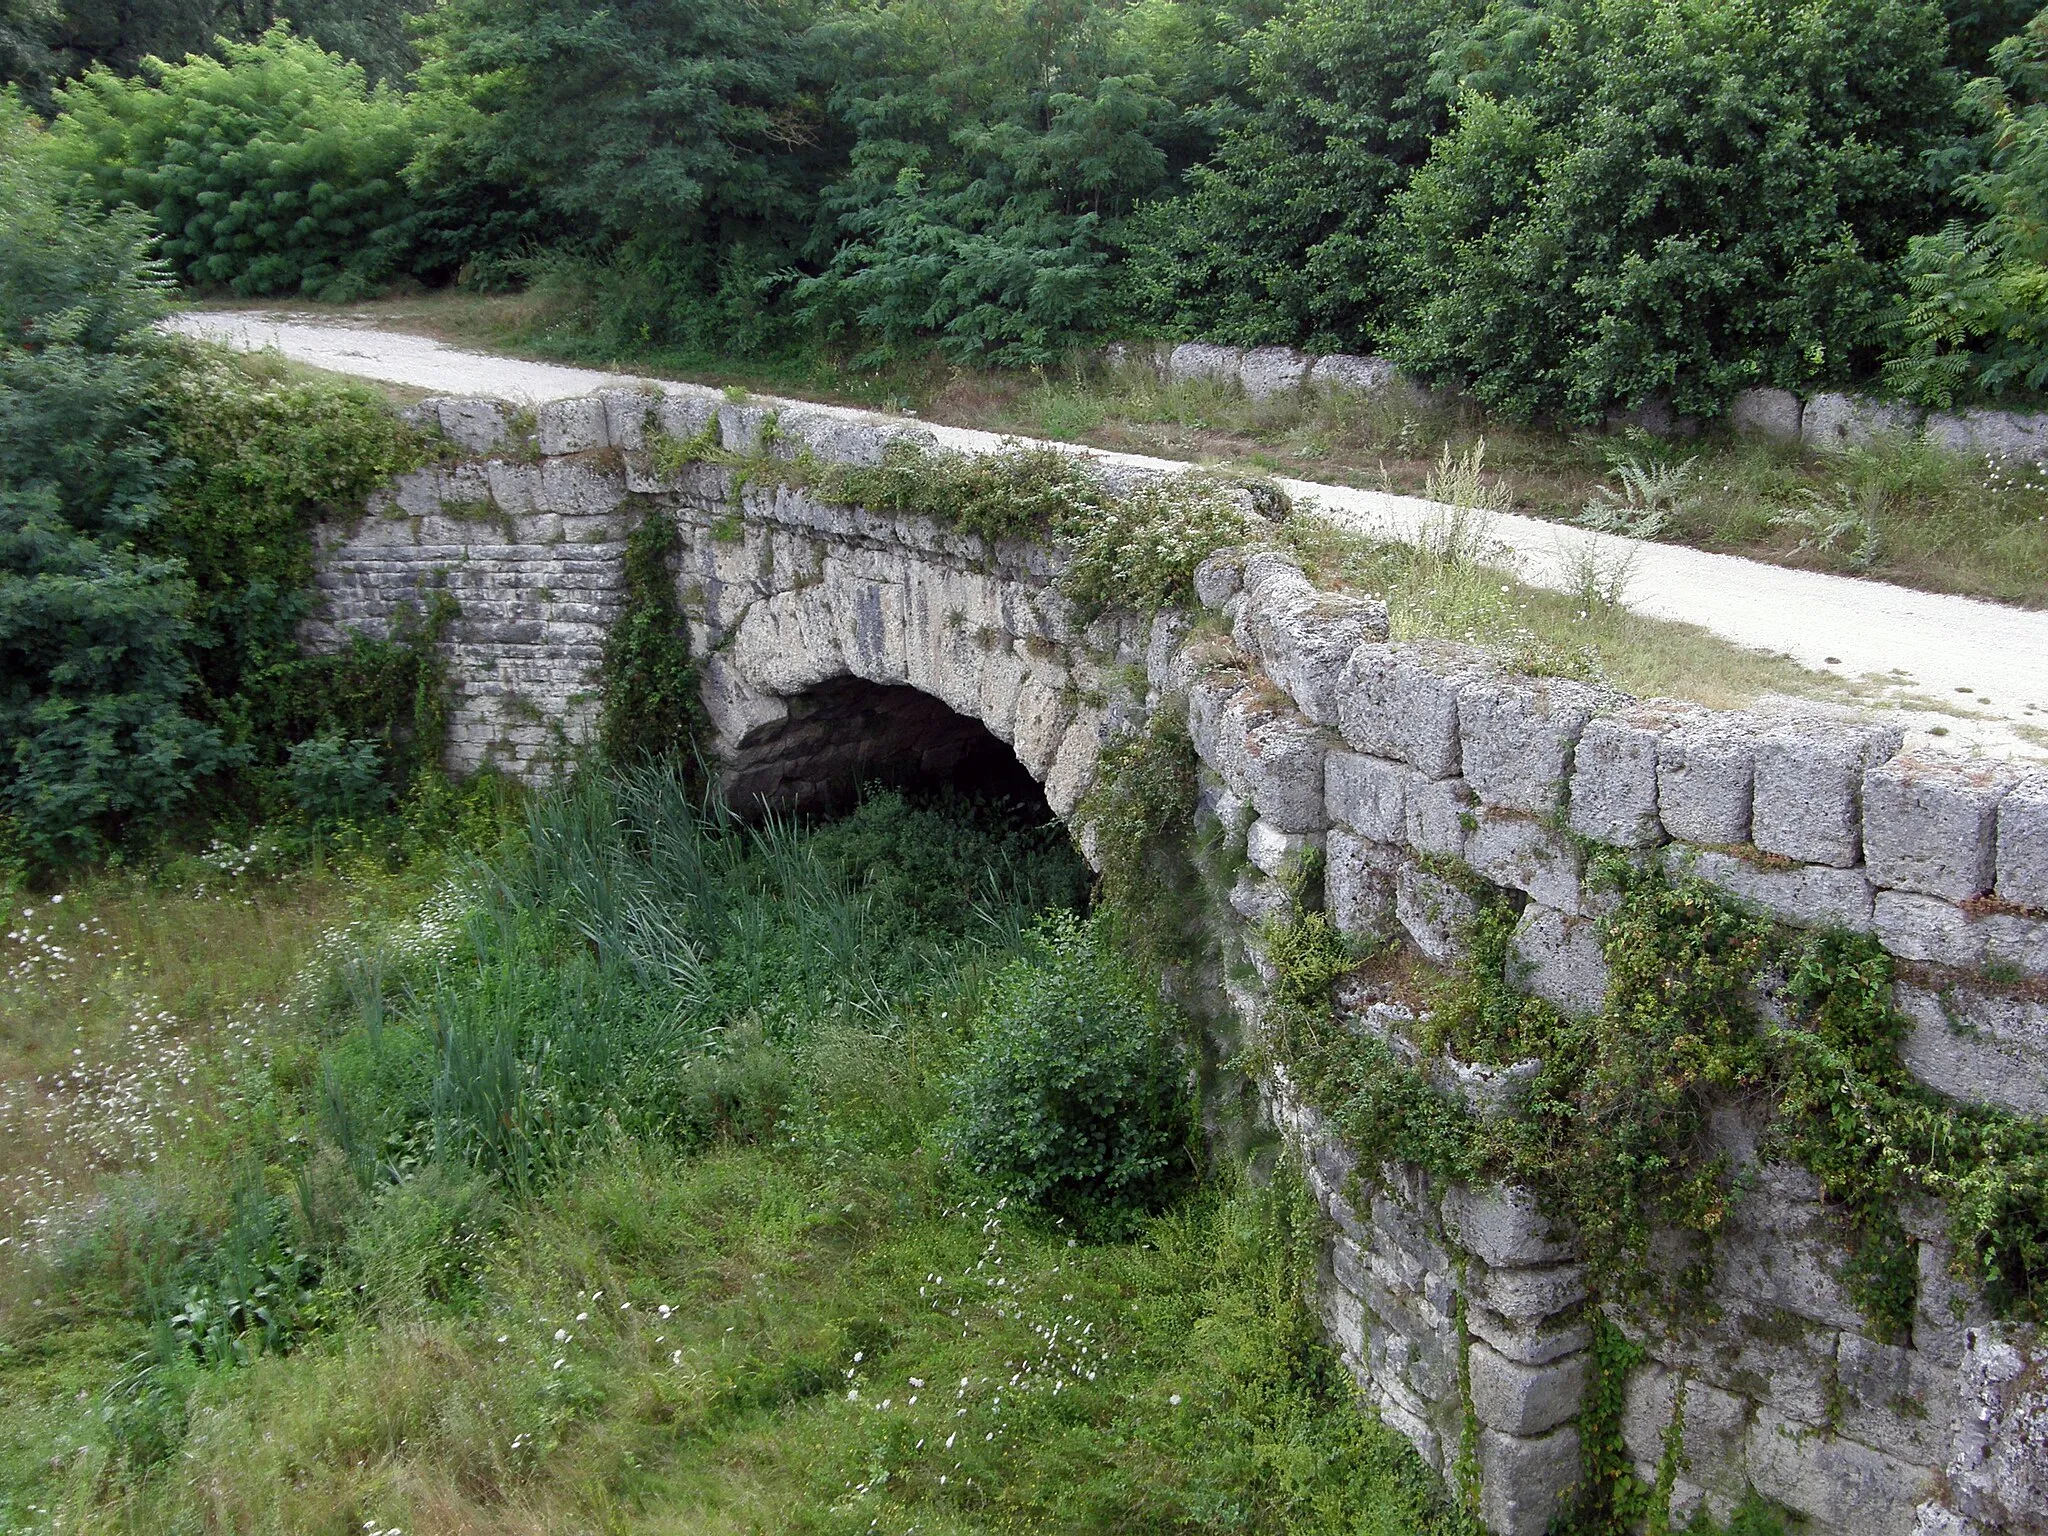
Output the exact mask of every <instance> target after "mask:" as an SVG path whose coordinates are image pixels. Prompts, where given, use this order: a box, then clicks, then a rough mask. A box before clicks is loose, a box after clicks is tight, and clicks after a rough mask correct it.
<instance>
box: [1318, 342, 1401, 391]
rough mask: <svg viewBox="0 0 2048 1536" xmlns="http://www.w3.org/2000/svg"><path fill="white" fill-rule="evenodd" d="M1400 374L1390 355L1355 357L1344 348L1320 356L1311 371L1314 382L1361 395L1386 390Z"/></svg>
mask: <svg viewBox="0 0 2048 1536" xmlns="http://www.w3.org/2000/svg"><path fill="white" fill-rule="evenodd" d="M1397 376H1398V370H1396V369H1395V367H1394V364H1393V362H1392V360H1391V359H1389V358H1384V357H1355V356H1352V355H1350V354H1349V353H1344V352H1332V353H1330V354H1329V355H1328V356H1326V357H1319V358H1317V359H1316V360H1315V363H1314V364H1313V365H1312V366H1311V367H1310V368H1309V371H1308V377H1309V382H1310V383H1312V384H1320V385H1322V386H1324V387H1325V388H1328V389H1348V390H1352V391H1355V392H1356V393H1358V394H1361V395H1377V394H1380V393H1382V392H1384V391H1385V390H1387V389H1389V388H1390V387H1392V385H1393V383H1394V380H1395V379H1396V377H1397Z"/></svg>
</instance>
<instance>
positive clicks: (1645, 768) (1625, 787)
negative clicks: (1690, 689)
mask: <svg viewBox="0 0 2048 1536" xmlns="http://www.w3.org/2000/svg"><path fill="white" fill-rule="evenodd" d="M1671 723H1672V712H1669V711H1662V712H1659V711H1652V710H1647V709H1642V710H1632V711H1630V712H1628V713H1626V714H1622V715H1599V716H1596V717H1595V718H1593V719H1591V720H1589V721H1587V722H1586V728H1585V729H1584V730H1583V731H1581V732H1580V733H1579V744H1578V746H1577V748H1576V749H1575V750H1574V752H1573V754H1572V788H1571V829H1572V830H1573V831H1574V832H1576V833H1578V834H1579V835H1580V836H1581V837H1590V838H1592V839H1593V840H1594V841H1595V842H1600V843H1609V844H1612V845H1613V846H1615V847H1617V848H1648V847H1651V846H1653V845H1655V844H1657V843H1661V842H1663V841H1664V824H1663V822H1662V821H1661V820H1659V818H1658V814H1657V806H1658V789H1657V755H1658V748H1659V746H1660V744H1661V742H1662V739H1663V737H1662V733H1663V731H1664V730H1665V729H1666V728H1668V726H1669V725H1670V724H1671Z"/></svg>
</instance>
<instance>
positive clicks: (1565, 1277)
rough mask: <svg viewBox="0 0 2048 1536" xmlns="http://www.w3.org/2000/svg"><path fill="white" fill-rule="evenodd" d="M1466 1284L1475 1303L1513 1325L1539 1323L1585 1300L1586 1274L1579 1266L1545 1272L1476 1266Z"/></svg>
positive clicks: (1553, 1268)
mask: <svg viewBox="0 0 2048 1536" xmlns="http://www.w3.org/2000/svg"><path fill="white" fill-rule="evenodd" d="M1467 1283H1468V1285H1469V1287H1470V1294H1471V1297H1472V1299H1473V1300H1474V1301H1477V1302H1479V1303H1481V1304H1482V1305H1484V1306H1487V1307H1491V1308H1492V1309H1493V1310H1494V1311H1495V1312H1497V1313H1499V1314H1500V1315H1501V1316H1502V1317H1504V1318H1506V1319H1507V1320H1508V1321H1509V1322H1514V1323H1536V1322H1541V1321H1542V1320H1543V1319H1545V1318H1547V1317H1555V1316H1556V1315H1557V1314H1558V1313H1560V1312H1564V1311H1566V1310H1568V1309H1569V1308H1572V1307H1576V1306H1577V1305H1578V1304H1579V1303H1580V1302H1582V1301H1584V1300H1585V1299H1586V1270H1585V1266H1584V1265H1581V1264H1554V1265H1551V1266H1550V1267H1548V1268H1545V1269H1527V1268H1515V1269H1492V1268H1486V1267H1479V1266H1475V1267H1474V1268H1473V1269H1472V1270H1471V1271H1470V1272H1469V1275H1468V1279H1467Z"/></svg>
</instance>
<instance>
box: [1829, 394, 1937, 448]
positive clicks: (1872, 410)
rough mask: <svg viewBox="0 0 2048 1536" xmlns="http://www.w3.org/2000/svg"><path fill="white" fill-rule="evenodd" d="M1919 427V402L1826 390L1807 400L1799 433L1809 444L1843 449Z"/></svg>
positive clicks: (1861, 445)
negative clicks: (1910, 402)
mask: <svg viewBox="0 0 2048 1536" xmlns="http://www.w3.org/2000/svg"><path fill="white" fill-rule="evenodd" d="M1919 427H1920V411H1919V408H1918V407H1916V406H1911V405H1903V404H1898V403H1895V402H1893V401H1888V400H1871V399H1867V398H1865V397H1863V396H1861V395H1840V394H1825V395H1815V396H1814V397H1813V398H1812V399H1810V400H1808V401H1807V402H1806V408H1805V410H1803V411H1802V412H1801V413H1800V419H1799V437H1800V440H1801V441H1802V442H1804V443H1805V444H1806V446H1807V447H1809V448H1818V449H1820V450H1822V451H1823V452H1827V451H1833V452H1837V453H1839V452H1840V451H1841V450H1842V449H1844V448H1861V447H1863V446H1865V445H1866V444H1868V443H1870V442H1871V441H1873V440H1874V439H1876V438H1879V437H1891V436H1903V435H1905V434H1908V433H1911V432H1915V431H1918V430H1919Z"/></svg>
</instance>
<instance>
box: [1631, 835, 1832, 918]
mask: <svg viewBox="0 0 2048 1536" xmlns="http://www.w3.org/2000/svg"><path fill="white" fill-rule="evenodd" d="M1663 859H1664V870H1665V873H1666V874H1668V875H1670V876H1671V877H1672V878H1673V879H1680V878H1683V877H1685V876H1687V875H1693V876H1697V877H1698V878H1699V879H1702V880H1704V881H1706V882H1707V883H1708V884H1709V885H1712V886H1715V887H1718V888H1719V889H1721V890H1723V891H1726V892H1727V893H1728V894H1729V895H1730V896H1733V897H1734V898H1735V899H1736V900H1738V901H1742V902H1746V903H1747V904H1748V905H1750V906H1752V907H1755V908H1756V909H1757V910H1759V911H1761V912H1768V913H1769V914H1770V915H1771V916H1773V917H1775V918H1777V919H1779V920H1780V921H1782V922H1786V923H1790V924H1791V925H1793V926H1794V927H1797V928H1847V929H1849V930H1850V931H1852V932H1855V933H1867V932H1869V931H1870V925H1871V912H1872V896H1871V889H1870V881H1869V879H1868V878H1867V877H1866V876H1865V875H1864V873H1863V871H1862V870H1860V869H1834V868H1831V867H1829V866H1827V865H1824V864H1794V865H1790V866H1787V867H1782V868H1774V867H1772V866H1770V865H1767V864H1761V863H1753V862H1751V861H1750V860H1748V859H1743V858H1738V857H1736V856H1735V855H1734V854H1728V853H1713V852H1709V851H1706V850H1702V849H1697V848H1687V847H1685V846H1684V845H1682V844H1676V843H1674V844H1670V845H1668V846H1667V847H1666V848H1665V850H1664V855H1663Z"/></svg>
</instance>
